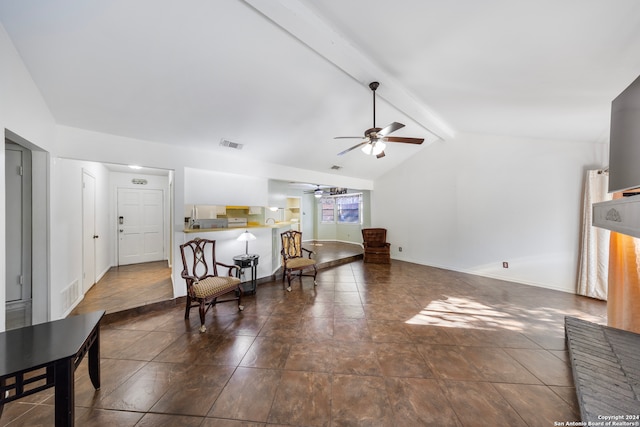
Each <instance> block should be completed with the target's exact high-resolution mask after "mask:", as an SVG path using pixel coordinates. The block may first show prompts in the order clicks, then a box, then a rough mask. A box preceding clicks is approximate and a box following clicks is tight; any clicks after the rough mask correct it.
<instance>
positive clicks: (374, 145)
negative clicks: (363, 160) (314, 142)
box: [334, 82, 424, 159]
mask: <svg viewBox="0 0 640 427" xmlns="http://www.w3.org/2000/svg"><path fill="white" fill-rule="evenodd" d="M378 86H380V83H378V82H371V83H369V88H370V89H371V91H372V92H373V127H372V128H371V129H367V130H365V131H364V141H362V142H360V143H358V144H356V145H354V146H353V147H350V148H347V149H346V150H344V151H341V152H340V153H338V156H342V155H343V154H346V153H348V152H349V151H352V150H355V149H356V148H358V147H362V151H364V152H365V153H366V154H373V155H374V156H376V158H378V159H380V158H382V157H384V156H385V154H384V149H385V147H386V144H385V142H404V143H407V144H422V143H423V142H424V139H422V138H404V137H397V136H387V135H389V134H390V133H392V132H395V131H397V130H398V129H401V128H403V127H404V125H403V124H402V123H398V122H393V123H391V124H390V125H388V126H386V127H383V128H378V127H376V89H378ZM354 138H356V139H362V138H363V137H361V136H337V137H335V138H334V139H354Z"/></svg>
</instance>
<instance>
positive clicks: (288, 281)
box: [287, 270, 291, 292]
mask: <svg viewBox="0 0 640 427" xmlns="http://www.w3.org/2000/svg"><path fill="white" fill-rule="evenodd" d="M287 284H288V287H287V292H291V270H287Z"/></svg>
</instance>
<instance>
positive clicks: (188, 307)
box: [184, 294, 191, 319]
mask: <svg viewBox="0 0 640 427" xmlns="http://www.w3.org/2000/svg"><path fill="white" fill-rule="evenodd" d="M189 311H191V297H190V296H189V294H187V307H186V308H185V310H184V318H185V319H188V318H189Z"/></svg>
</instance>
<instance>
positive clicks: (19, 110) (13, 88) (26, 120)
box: [0, 25, 55, 331]
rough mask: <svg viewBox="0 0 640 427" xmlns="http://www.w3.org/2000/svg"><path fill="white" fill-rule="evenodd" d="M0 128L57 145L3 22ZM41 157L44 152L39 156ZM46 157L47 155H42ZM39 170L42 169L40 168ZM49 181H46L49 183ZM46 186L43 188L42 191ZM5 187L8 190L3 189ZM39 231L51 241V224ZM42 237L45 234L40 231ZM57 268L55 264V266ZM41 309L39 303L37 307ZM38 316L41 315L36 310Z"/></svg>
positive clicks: (1, 210)
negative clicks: (49, 232) (49, 237)
mask: <svg viewBox="0 0 640 427" xmlns="http://www.w3.org/2000/svg"><path fill="white" fill-rule="evenodd" d="M0 58H2V60H1V63H2V65H1V66H0V94H2V95H1V96H0V130H2V131H3V133H4V130H5V129H9V130H11V131H13V132H14V133H15V134H17V135H19V136H21V137H22V138H24V139H25V140H27V141H29V142H30V143H31V144H33V145H32V146H30V147H29V148H30V149H32V150H42V151H44V152H47V151H49V152H50V151H53V149H54V145H55V123H54V120H53V117H52V116H51V114H50V112H49V110H48V109H47V106H46V104H45V102H44V101H43V99H42V97H41V96H40V93H39V91H38V88H37V87H36V86H35V85H34V84H33V81H32V79H31V77H30V75H29V73H28V71H27V69H26V68H25V66H24V64H23V63H22V61H21V59H20V56H19V55H18V52H16V50H15V48H14V46H13V44H12V42H11V40H10V39H9V36H8V35H7V33H6V31H5V30H4V27H3V26H2V25H0ZM38 158H41V156H38ZM42 158H43V159H46V156H42ZM38 173H39V171H38ZM4 177H5V174H4V150H2V154H0V188H3V189H4V186H5V182H4ZM36 185H38V194H39V195H41V196H42V197H43V199H42V200H38V206H40V207H41V208H42V209H48V205H47V203H48V200H47V199H46V197H47V196H48V194H49V193H48V191H49V188H46V187H45V188H42V187H41V186H39V183H36ZM45 185H46V184H45ZM40 190H43V191H40ZM3 191H4V190H3ZM4 224H5V200H4V197H1V198H0V280H1V281H2V282H1V286H0V331H3V330H4V329H5V327H6V326H5V301H6V298H5V285H4V281H5V274H6V270H5V262H6V261H5V260H6V256H5V254H6V247H5V229H4ZM37 230H38V232H39V233H41V234H42V233H43V234H46V235H47V236H46V237H45V238H44V239H42V242H44V243H42V244H41V245H40V246H42V245H46V244H47V242H48V224H37ZM39 237H42V236H41V235H39ZM40 246H38V247H35V248H34V251H35V252H36V253H37V254H40V253H41V247H40ZM48 261H49V260H47V259H41V260H40V262H41V264H40V265H39V267H37V268H41V269H42V270H43V271H45V273H44V274H37V275H34V279H37V278H40V277H42V276H45V277H46V278H48V273H47V271H46V270H47V269H48V268H49V262H48ZM51 268H53V266H51ZM34 309H38V307H34ZM36 317H38V315H37V314H36Z"/></svg>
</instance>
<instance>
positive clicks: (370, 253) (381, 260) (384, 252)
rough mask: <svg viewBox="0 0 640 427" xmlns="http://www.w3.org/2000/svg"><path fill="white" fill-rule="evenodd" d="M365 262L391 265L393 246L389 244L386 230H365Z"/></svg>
mask: <svg viewBox="0 0 640 427" xmlns="http://www.w3.org/2000/svg"><path fill="white" fill-rule="evenodd" d="M362 240H363V243H362V244H363V246H364V262H369V263H375V264H390V263H391V245H390V244H389V243H387V229H386V228H363V229H362Z"/></svg>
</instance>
